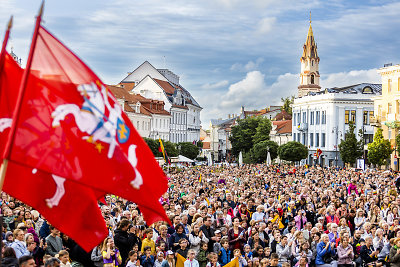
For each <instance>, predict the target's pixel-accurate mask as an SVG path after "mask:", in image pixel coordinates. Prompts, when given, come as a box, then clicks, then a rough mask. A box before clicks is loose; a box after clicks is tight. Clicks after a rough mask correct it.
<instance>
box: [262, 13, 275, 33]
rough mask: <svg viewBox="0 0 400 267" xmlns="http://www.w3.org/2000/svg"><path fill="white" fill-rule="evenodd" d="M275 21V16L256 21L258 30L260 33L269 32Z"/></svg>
mask: <svg viewBox="0 0 400 267" xmlns="http://www.w3.org/2000/svg"><path fill="white" fill-rule="evenodd" d="M275 22H276V18H275V17H272V18H263V19H262V20H260V22H259V23H258V32H259V33H262V34H266V33H269V32H270V31H271V30H272V28H273V26H274V24H275Z"/></svg>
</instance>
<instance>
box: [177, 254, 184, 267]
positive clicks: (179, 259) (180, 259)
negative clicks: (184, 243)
mask: <svg viewBox="0 0 400 267" xmlns="http://www.w3.org/2000/svg"><path fill="white" fill-rule="evenodd" d="M185 261H186V259H185V258H184V257H183V256H182V255H181V254H179V253H178V254H176V267H183V266H184V265H185Z"/></svg>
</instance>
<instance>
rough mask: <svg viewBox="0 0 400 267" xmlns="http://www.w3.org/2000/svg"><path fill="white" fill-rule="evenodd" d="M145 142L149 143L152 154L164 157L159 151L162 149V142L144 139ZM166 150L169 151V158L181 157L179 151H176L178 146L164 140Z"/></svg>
mask: <svg viewBox="0 0 400 267" xmlns="http://www.w3.org/2000/svg"><path fill="white" fill-rule="evenodd" d="M143 139H144V141H145V142H146V143H147V145H148V146H149V148H150V150H151V152H153V155H154V156H155V157H162V156H163V154H162V152H160V151H159V147H160V142H159V141H158V139H157V140H153V139H151V138H147V137H144V138H143ZM162 142H163V145H164V149H165V151H167V154H168V157H177V156H178V155H179V153H178V150H177V149H176V146H175V144H174V143H172V142H170V141H164V140H162Z"/></svg>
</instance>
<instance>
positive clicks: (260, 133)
mask: <svg viewBox="0 0 400 267" xmlns="http://www.w3.org/2000/svg"><path fill="white" fill-rule="evenodd" d="M271 129H272V125H271V121H270V120H269V119H263V120H260V122H259V123H258V126H257V128H256V134H255V135H254V137H253V144H257V143H259V142H262V141H268V140H269V133H270V132H271Z"/></svg>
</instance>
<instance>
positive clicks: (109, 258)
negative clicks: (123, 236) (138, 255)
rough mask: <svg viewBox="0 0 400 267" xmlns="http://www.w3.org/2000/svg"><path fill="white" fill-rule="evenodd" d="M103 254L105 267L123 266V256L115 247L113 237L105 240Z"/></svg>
mask: <svg viewBox="0 0 400 267" xmlns="http://www.w3.org/2000/svg"><path fill="white" fill-rule="evenodd" d="M101 254H102V256H103V263H104V265H103V266H104V267H116V266H121V264H122V258H121V255H120V253H119V250H118V249H117V247H116V246H115V245H114V240H113V239H112V238H111V237H107V238H106V239H104V241H103V246H102V248H101Z"/></svg>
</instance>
